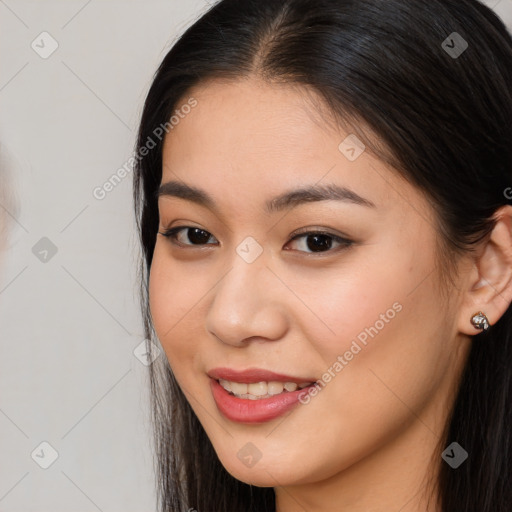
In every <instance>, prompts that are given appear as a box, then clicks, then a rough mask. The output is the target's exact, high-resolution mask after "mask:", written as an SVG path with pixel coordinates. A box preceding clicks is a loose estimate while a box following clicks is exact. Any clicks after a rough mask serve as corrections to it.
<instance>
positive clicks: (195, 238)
mask: <svg viewBox="0 0 512 512" xmlns="http://www.w3.org/2000/svg"><path fill="white" fill-rule="evenodd" d="M185 231H188V233H186V234H183V233H181V232H185ZM159 233H160V234H161V235H162V236H165V237H166V238H170V239H171V240H172V241H173V243H175V244H176V245H204V244H205V243H206V242H208V240H209V239H210V238H214V237H213V235H211V234H210V233H208V231H205V230H204V229H201V228H195V227H193V226H176V227H174V228H171V229H167V230H165V231H163V232H159ZM187 240H188V242H187ZM190 242H191V243H190ZM209 245H211V244H209Z"/></svg>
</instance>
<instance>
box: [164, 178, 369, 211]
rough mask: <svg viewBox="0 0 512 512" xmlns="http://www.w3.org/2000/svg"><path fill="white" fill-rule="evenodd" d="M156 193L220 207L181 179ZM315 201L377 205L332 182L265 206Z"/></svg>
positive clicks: (282, 207)
mask: <svg viewBox="0 0 512 512" xmlns="http://www.w3.org/2000/svg"><path fill="white" fill-rule="evenodd" d="M155 195H156V198H157V199H158V198H159V197H162V196H172V197H179V198H181V199H185V200H187V201H192V202H194V203H196V204H198V205H201V206H204V207H206V208H209V209H211V210H217V208H218V207H217V204H216V202H215V200H214V199H213V198H212V197H211V196H210V195H209V194H208V193H207V192H205V191H204V190H201V189H199V188H197V187H194V186H192V185H187V184H186V183H182V182H179V181H168V182H166V183H163V184H162V185H160V187H159V188H158V190H157V191H156V194H155ZM315 201H344V202H348V203H353V204H357V205H360V206H366V207H368V208H375V207H376V206H375V204H374V203H373V202H372V201H370V200H369V199H365V198H364V197H361V196H360V195H359V194H356V192H354V191H353V190H351V189H349V188H347V187H344V186H340V185H336V184H334V183H330V184H327V185H311V186H307V187H301V188H298V189H294V190H289V191H287V192H284V193H282V194H280V195H278V196H277V197H274V198H272V199H269V200H268V201H266V203H265V208H266V211H267V212H268V213H273V212H278V211H281V210H285V209H289V208H295V207H296V206H299V205H301V204H303V203H308V202H315Z"/></svg>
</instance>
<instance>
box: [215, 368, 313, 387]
mask: <svg viewBox="0 0 512 512" xmlns="http://www.w3.org/2000/svg"><path fill="white" fill-rule="evenodd" d="M207 375H208V376H209V377H211V378H212V379H215V380H219V379H223V380H228V381H230V382H239V383H242V384H251V383H254V382H271V381H274V382H295V383H297V384H302V383H304V382H308V383H309V382H315V381H316V379H315V378H310V377H295V376H293V375H284V374H282V373H276V372H271V371H270V370H264V369H262V368H247V369H246V370H235V369H233V368H213V369H212V370H210V371H209V372H207Z"/></svg>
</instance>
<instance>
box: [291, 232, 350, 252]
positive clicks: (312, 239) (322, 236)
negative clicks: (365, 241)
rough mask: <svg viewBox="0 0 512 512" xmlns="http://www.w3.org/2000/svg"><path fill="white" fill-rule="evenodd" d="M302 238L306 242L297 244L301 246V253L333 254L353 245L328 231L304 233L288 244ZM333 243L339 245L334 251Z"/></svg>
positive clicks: (297, 235)
mask: <svg viewBox="0 0 512 512" xmlns="http://www.w3.org/2000/svg"><path fill="white" fill-rule="evenodd" d="M301 238H303V239H304V240H302V241H300V242H299V243H297V245H298V246H299V251H300V252H306V253H307V252H310V253H315V252H328V251H331V252H333V251H335V250H340V249H345V248H348V247H350V246H351V245H352V244H353V241H352V240H349V239H347V238H343V237H341V236H338V235H335V234H333V233H329V232H328V231H306V232H304V233H300V234H296V235H295V236H294V237H293V238H292V239H291V240H290V242H288V243H291V242H295V241H296V240H300V239H301ZM333 242H334V244H337V247H334V249H333ZM305 249H308V250H305ZM331 249H332V250H331Z"/></svg>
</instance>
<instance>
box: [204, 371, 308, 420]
mask: <svg viewBox="0 0 512 512" xmlns="http://www.w3.org/2000/svg"><path fill="white" fill-rule="evenodd" d="M210 380H211V382H210V386H211V389H212V394H213V398H214V400H215V403H216V404H217V407H218V409H219V411H220V412H221V413H222V414H223V415H224V416H226V418H228V419H229V420H232V421H237V422H239V423H262V422H265V421H270V420H273V419H274V418H277V417H279V416H281V415H282V414H284V413H286V412H287V411H289V410H290V409H292V408H293V407H295V406H296V405H297V404H298V403H299V395H300V394H301V393H302V392H305V393H307V389H308V388H303V389H297V390H296V391H285V392H283V393H281V394H279V395H275V396H272V397H269V398H259V399H257V400H251V399H249V398H238V397H236V396H233V395H230V394H229V393H228V392H227V391H226V390H225V389H224V388H223V387H222V386H221V385H220V384H219V383H218V382H217V381H216V380H215V379H210ZM308 387H309V386H308Z"/></svg>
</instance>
